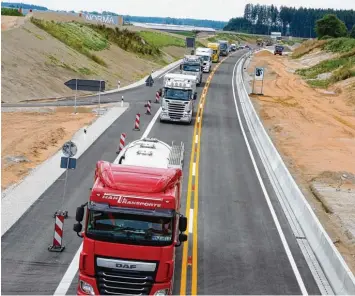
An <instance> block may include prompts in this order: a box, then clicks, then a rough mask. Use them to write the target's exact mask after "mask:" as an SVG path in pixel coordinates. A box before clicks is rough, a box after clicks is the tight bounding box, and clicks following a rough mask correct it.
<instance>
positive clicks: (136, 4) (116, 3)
mask: <svg viewBox="0 0 355 296" xmlns="http://www.w3.org/2000/svg"><path fill="white" fill-rule="evenodd" d="M7 2H23V3H31V4H36V5H41V6H46V7H48V8H49V9H54V10H75V11H78V10H86V11H94V10H96V11H99V12H100V11H102V10H107V11H113V12H116V13H118V14H129V15H137V16H162V17H167V16H170V17H177V18H185V17H186V18H197V19H211V20H221V21H228V20H229V19H230V18H232V17H236V16H242V15H243V12H244V6H245V5H246V4H247V3H253V4H257V3H259V4H266V5H271V4H274V5H277V6H281V5H285V6H296V7H299V6H303V7H312V8H333V9H355V0H297V1H295V0H217V1H215V0H100V1H93V0H28V1H26V0H22V1H18V0H7ZM222 3H223V5H222Z"/></svg>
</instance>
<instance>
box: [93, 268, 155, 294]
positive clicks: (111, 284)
mask: <svg viewBox="0 0 355 296" xmlns="http://www.w3.org/2000/svg"><path fill="white" fill-rule="evenodd" d="M96 278H97V285H98V289H99V292H100V295H149V293H150V290H151V289H152V286H153V283H154V273H153V272H139V274H138V273H136V272H128V271H117V270H113V269H110V268H104V267H97V273H96Z"/></svg>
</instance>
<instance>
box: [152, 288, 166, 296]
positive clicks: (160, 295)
mask: <svg viewBox="0 0 355 296" xmlns="http://www.w3.org/2000/svg"><path fill="white" fill-rule="evenodd" d="M154 295H157V296H163V295H169V289H164V290H159V291H156V292H155V294H154Z"/></svg>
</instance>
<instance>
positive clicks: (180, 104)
mask: <svg viewBox="0 0 355 296" xmlns="http://www.w3.org/2000/svg"><path fill="white" fill-rule="evenodd" d="M196 80H197V79H196V76H193V75H185V74H176V73H168V74H166V75H165V76H164V88H163V91H162V99H161V107H162V112H161V113H160V121H161V122H162V121H180V122H186V123H189V124H190V123H191V121H192V116H193V112H194V107H195V100H196V99H197V92H196Z"/></svg>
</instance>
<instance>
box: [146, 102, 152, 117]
mask: <svg viewBox="0 0 355 296" xmlns="http://www.w3.org/2000/svg"><path fill="white" fill-rule="evenodd" d="M150 104H151V102H150V100H149V101H148V102H147V104H146V106H147V111H146V112H145V114H148V115H151V114H152V113H150V108H151V105H150Z"/></svg>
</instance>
